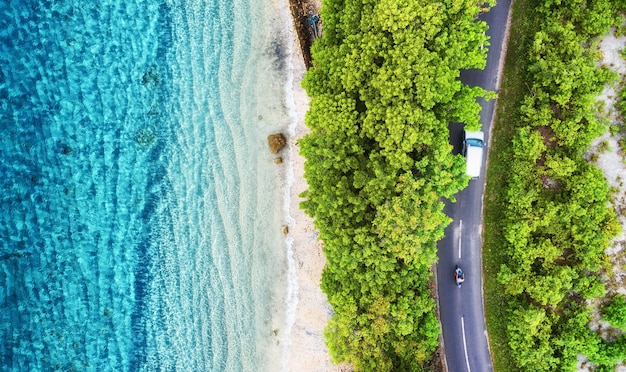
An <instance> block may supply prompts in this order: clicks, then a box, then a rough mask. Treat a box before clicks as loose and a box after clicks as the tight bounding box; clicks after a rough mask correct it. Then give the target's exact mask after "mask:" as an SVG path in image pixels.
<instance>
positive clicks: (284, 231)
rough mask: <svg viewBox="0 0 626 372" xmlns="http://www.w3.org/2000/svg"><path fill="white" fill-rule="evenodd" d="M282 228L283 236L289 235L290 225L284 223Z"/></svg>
mask: <svg viewBox="0 0 626 372" xmlns="http://www.w3.org/2000/svg"><path fill="white" fill-rule="evenodd" d="M281 230H282V232H283V236H287V234H289V226H287V225H283V228H282V229H281Z"/></svg>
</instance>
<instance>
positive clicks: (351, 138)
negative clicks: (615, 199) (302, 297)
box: [299, 0, 626, 371]
mask: <svg viewBox="0 0 626 372" xmlns="http://www.w3.org/2000/svg"><path fill="white" fill-rule="evenodd" d="M323 5H324V6H323V8H322V10H321V17H322V19H323V21H324V36H323V38H321V39H318V40H317V41H316V42H315V43H314V45H313V47H312V56H313V67H312V68H311V69H310V70H309V71H308V72H307V74H306V75H305V78H304V81H303V86H304V88H305V89H306V91H307V93H308V95H309V96H310V97H311V104H310V109H309V112H308V113H307V116H306V125H307V126H308V127H309V128H310V129H311V132H310V134H308V135H306V136H305V137H303V138H302V139H300V141H299V144H300V147H301V153H302V154H303V155H304V157H305V158H306V163H305V178H306V180H307V183H308V185H309V189H308V190H307V191H306V192H305V193H304V194H303V197H304V202H303V203H302V207H303V208H304V210H305V211H306V212H307V213H308V214H309V215H310V216H312V217H313V218H314V223H315V226H316V228H317V229H318V230H319V232H320V238H321V239H322V241H323V242H324V254H325V256H326V259H327V266H326V267H325V269H324V272H323V275H322V283H321V286H322V290H323V291H324V292H325V293H326V294H327V296H328V299H329V302H330V304H331V305H332V307H333V311H334V315H333V317H332V319H331V320H330V323H329V324H328V326H327V328H326V332H325V336H326V340H327V345H328V347H329V350H330V353H331V356H332V357H333V360H334V361H335V362H337V363H341V362H345V363H349V364H351V365H353V366H354V367H355V369H356V370H358V371H412V370H416V371H417V370H427V369H429V368H433V364H432V363H433V358H434V353H435V352H436V351H437V348H438V338H439V333H440V328H439V324H438V320H437V317H436V304H435V301H434V299H433V290H434V283H433V274H432V268H433V265H434V263H435V262H436V249H437V246H436V244H437V241H438V240H439V239H441V237H442V236H443V231H444V228H445V226H446V225H447V224H449V223H450V219H449V218H448V217H447V216H446V215H445V214H444V213H443V202H444V200H450V201H454V195H455V193H456V192H458V191H459V190H461V189H462V188H464V187H465V186H466V185H467V184H468V177H467V176H466V175H465V172H464V171H465V164H464V160H463V158H462V157H461V156H460V155H453V154H452V147H451V145H450V144H449V139H448V137H449V133H448V123H450V122H455V123H463V124H464V125H465V127H466V129H470V130H476V129H478V128H479V127H480V124H479V122H478V119H479V111H480V107H479V106H478V104H477V103H476V98H478V97H484V98H491V97H492V93H490V92H485V91H484V90H482V89H480V88H469V87H467V86H465V85H463V84H462V83H461V82H460V81H459V74H460V71H461V70H463V69H474V68H484V65H485V58H486V54H485V53H486V49H485V48H483V46H488V45H489V43H488V40H486V36H485V30H486V28H487V26H486V24H485V23H483V22H481V21H479V20H478V18H477V17H478V15H479V14H480V12H481V11H483V10H484V9H485V8H484V7H485V6H486V5H485V4H484V3H477V2H470V1H463V0H462V1H444V2H425V1H407V0H371V1H368V0H360V1H353V0H325V1H324V4H323ZM487 5H493V4H487ZM625 6H626V3H625V2H624V0H585V1H582V0H569V1H567V0H566V1H562V0H518V1H516V2H515V7H516V10H515V11H514V13H513V14H514V16H513V18H514V19H513V24H512V35H514V37H513V38H512V39H511V41H510V44H509V48H510V49H511V51H510V53H509V57H508V59H507V68H506V70H505V75H507V74H508V75H509V76H505V79H504V85H505V89H503V91H502V93H501V94H500V98H499V111H498V112H499V114H498V116H499V118H498V120H497V122H496V127H495V128H494V141H493V146H492V148H491V149H490V167H489V169H488V175H487V176H488V177H487V197H486V199H485V200H486V205H485V211H486V212H485V225H486V227H485V229H486V230H485V231H486V234H485V247H486V249H485V252H484V256H485V260H486V262H487V264H486V269H485V278H486V279H485V281H486V286H487V290H486V292H485V295H486V296H488V298H486V299H485V301H486V308H487V317H488V319H487V320H488V326H489V332H490V343H491V349H492V352H494V353H496V354H497V355H494V367H495V368H496V370H507V371H510V370H515V369H516V370H522V371H563V370H565V371H566V370H575V369H576V368H577V362H578V358H579V357H580V356H584V357H585V358H586V359H588V360H589V361H590V362H591V363H592V364H593V365H594V366H595V367H594V368H596V370H607V371H610V370H613V368H614V366H615V365H616V363H617V362H619V361H622V360H625V359H626V338H625V337H624V336H617V337H614V338H612V339H610V340H606V339H603V338H602V337H600V336H599V335H598V334H597V333H595V332H593V331H592V330H591V329H590V327H589V322H590V321H591V319H592V315H593V312H594V308H593V307H592V304H594V303H602V304H603V305H602V307H601V308H600V309H599V313H600V315H601V316H602V318H603V320H605V321H607V322H608V323H609V324H610V325H611V326H612V327H615V328H616V329H620V330H626V298H625V297H623V296H620V295H617V296H613V295H611V297H610V298H607V290H606V288H605V286H604V283H603V275H604V274H605V273H607V272H608V271H610V265H609V262H608V258H607V256H606V254H605V249H606V248H607V247H608V245H609V243H610V240H611V239H612V238H613V237H615V236H616V235H617V234H618V233H619V232H620V225H619V223H618V220H617V216H616V214H615V212H614V210H613V208H612V207H611V204H610V201H611V198H612V192H613V191H612V190H611V188H610V187H609V185H608V184H607V182H606V180H605V178H604V176H603V174H602V172H601V170H600V169H599V168H598V167H597V166H596V165H595V164H593V161H591V162H590V161H588V160H586V159H585V157H584V154H585V151H586V150H587V149H588V148H589V146H590V144H591V142H592V140H593V139H594V138H596V137H597V136H599V135H600V134H601V133H603V132H604V131H605V130H607V123H606V120H604V119H603V118H602V114H601V112H602V106H601V105H600V104H599V103H598V102H597V99H596V97H597V96H598V94H599V93H600V92H601V91H602V89H603V87H604V86H605V85H606V84H609V83H612V84H617V83H618V76H617V74H616V73H614V72H612V71H610V70H609V69H607V68H604V67H599V63H598V61H599V60H600V57H601V54H600V52H599V50H598V42H599V40H600V37H602V36H603V35H605V34H606V33H607V32H608V31H609V29H610V28H611V27H616V28H617V30H618V32H624V28H623V22H624V18H623V17H622V11H623V10H624V9H626V7H625ZM516 27H517V28H516ZM621 96H622V97H624V96H626V94H624V93H621ZM619 106H620V107H621V108H622V109H625V108H626V104H624V101H623V100H622V102H621V103H620V104H619ZM494 304H495V305H494ZM496 318H497V319H496Z"/></svg>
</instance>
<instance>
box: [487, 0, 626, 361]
mask: <svg viewBox="0 0 626 372" xmlns="http://www.w3.org/2000/svg"><path fill="white" fill-rule="evenodd" d="M623 9H624V3H623V2H619V1H611V0H593V1H578V0H573V1H552V0H549V1H542V0H532V1H521V2H517V3H516V10H515V11H514V20H513V24H512V37H511V39H510V41H509V48H510V54H511V55H509V57H508V58H507V62H506V63H507V69H506V70H505V76H507V79H505V80H508V81H509V82H508V83H507V82H504V85H505V86H504V88H503V93H502V94H501V97H500V100H501V101H503V102H506V103H505V106H506V107H505V108H504V109H501V110H499V113H498V115H500V114H503V115H502V118H500V119H499V120H498V121H497V122H496V127H495V128H494V141H493V144H492V148H491V150H490V151H491V153H490V167H489V171H488V181H487V197H486V206H485V208H486V213H485V216H486V217H485V224H486V239H485V247H486V249H485V253H484V254H485V255H487V256H489V255H493V256H498V255H499V257H498V258H497V259H496V260H493V259H489V260H490V263H487V266H486V268H485V270H486V271H487V272H489V270H490V269H495V271H496V272H497V274H495V277H496V278H497V279H496V280H497V285H495V287H496V289H495V290H491V289H488V290H486V292H485V295H486V296H490V297H491V298H486V299H485V301H486V303H487V305H486V307H487V317H488V326H489V332H490V336H491V338H492V339H491V344H492V350H494V345H498V346H499V347H497V348H496V349H497V350H499V352H498V354H503V355H504V360H503V356H502V355H494V360H495V362H494V367H496V370H514V369H517V370H522V371H573V370H576V369H577V363H578V358H579V357H584V358H586V359H587V360H589V361H590V362H591V363H592V364H593V365H594V368H595V369H596V370H599V371H600V370H607V371H612V370H613V369H614V367H615V365H616V363H617V362H619V361H623V360H626V339H625V338H624V337H623V336H616V337H614V338H613V339H611V340H605V339H603V338H601V337H600V336H599V335H598V334H597V333H595V332H593V331H592V330H591V329H590V327H589V323H590V321H591V320H592V316H593V314H594V311H596V309H594V307H593V306H592V305H593V304H595V303H605V304H606V305H604V306H603V307H601V308H600V309H598V312H599V314H600V315H601V316H602V318H603V320H606V321H608V322H609V324H611V325H612V326H613V327H616V328H623V327H624V325H625V322H626V301H625V300H624V298H623V297H620V296H617V297H615V298H605V297H606V296H607V290H606V288H605V285H604V282H603V275H604V274H606V273H608V272H609V271H610V265H609V261H608V257H607V256H606V253H605V249H606V248H607V247H608V246H609V243H610V240H611V239H612V238H613V237H615V236H616V235H617V234H618V233H619V232H620V225H619V223H618V220H617V216H616V214H615V212H614V210H613V208H612V206H611V204H610V201H611V198H612V190H611V188H610V187H609V185H608V183H607V181H606V180H605V178H604V175H603V174H602V171H601V170H600V169H599V168H598V167H597V166H596V165H595V164H593V162H592V161H591V162H590V161H588V160H586V159H585V157H584V155H585V152H586V151H587V150H588V149H589V146H590V144H591V142H592V140H593V139H594V138H596V137H597V136H599V135H601V134H602V133H603V132H604V131H606V130H607V129H608V127H607V122H606V120H605V119H603V117H602V105H601V104H599V103H598V101H597V98H596V97H597V96H598V95H599V94H600V92H601V91H602V90H603V88H604V86H605V85H606V84H609V83H611V84H616V83H617V82H618V80H617V79H618V76H617V74H616V73H614V72H612V71H610V70H609V69H607V68H605V67H599V63H598V62H599V60H600V58H601V54H600V51H599V49H598V43H599V41H600V38H601V37H602V36H604V35H606V34H607V32H608V31H609V29H610V28H611V27H612V26H616V27H617V26H619V27H618V31H619V32H621V27H622V22H623V18H622V16H621V11H622V10H623ZM515 27H518V28H515ZM507 84H509V85H507ZM504 173H506V175H505V174H504ZM496 251H497V252H496ZM493 263H498V265H497V266H496V265H494V264H493ZM494 266H496V267H494ZM486 282H489V278H487V279H486ZM489 302H492V303H496V304H495V305H489ZM490 308H491V311H490V310H489V309H490ZM490 318H491V319H490Z"/></svg>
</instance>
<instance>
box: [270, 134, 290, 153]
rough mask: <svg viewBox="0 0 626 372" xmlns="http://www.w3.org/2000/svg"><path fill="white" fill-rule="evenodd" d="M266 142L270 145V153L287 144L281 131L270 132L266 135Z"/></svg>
mask: <svg viewBox="0 0 626 372" xmlns="http://www.w3.org/2000/svg"><path fill="white" fill-rule="evenodd" d="M267 143H268V144H269V145H270V151H271V152H272V154H277V153H278V152H279V151H280V150H282V149H283V147H285V146H287V139H286V138H285V136H283V134H282V133H277V134H270V135H269V136H267Z"/></svg>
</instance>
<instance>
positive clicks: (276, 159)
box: [274, 156, 283, 164]
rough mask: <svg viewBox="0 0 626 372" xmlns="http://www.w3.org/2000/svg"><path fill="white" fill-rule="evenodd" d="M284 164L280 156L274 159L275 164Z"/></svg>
mask: <svg viewBox="0 0 626 372" xmlns="http://www.w3.org/2000/svg"><path fill="white" fill-rule="evenodd" d="M282 163H283V158H281V157H280V156H279V157H277V158H275V159H274V164H282Z"/></svg>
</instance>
